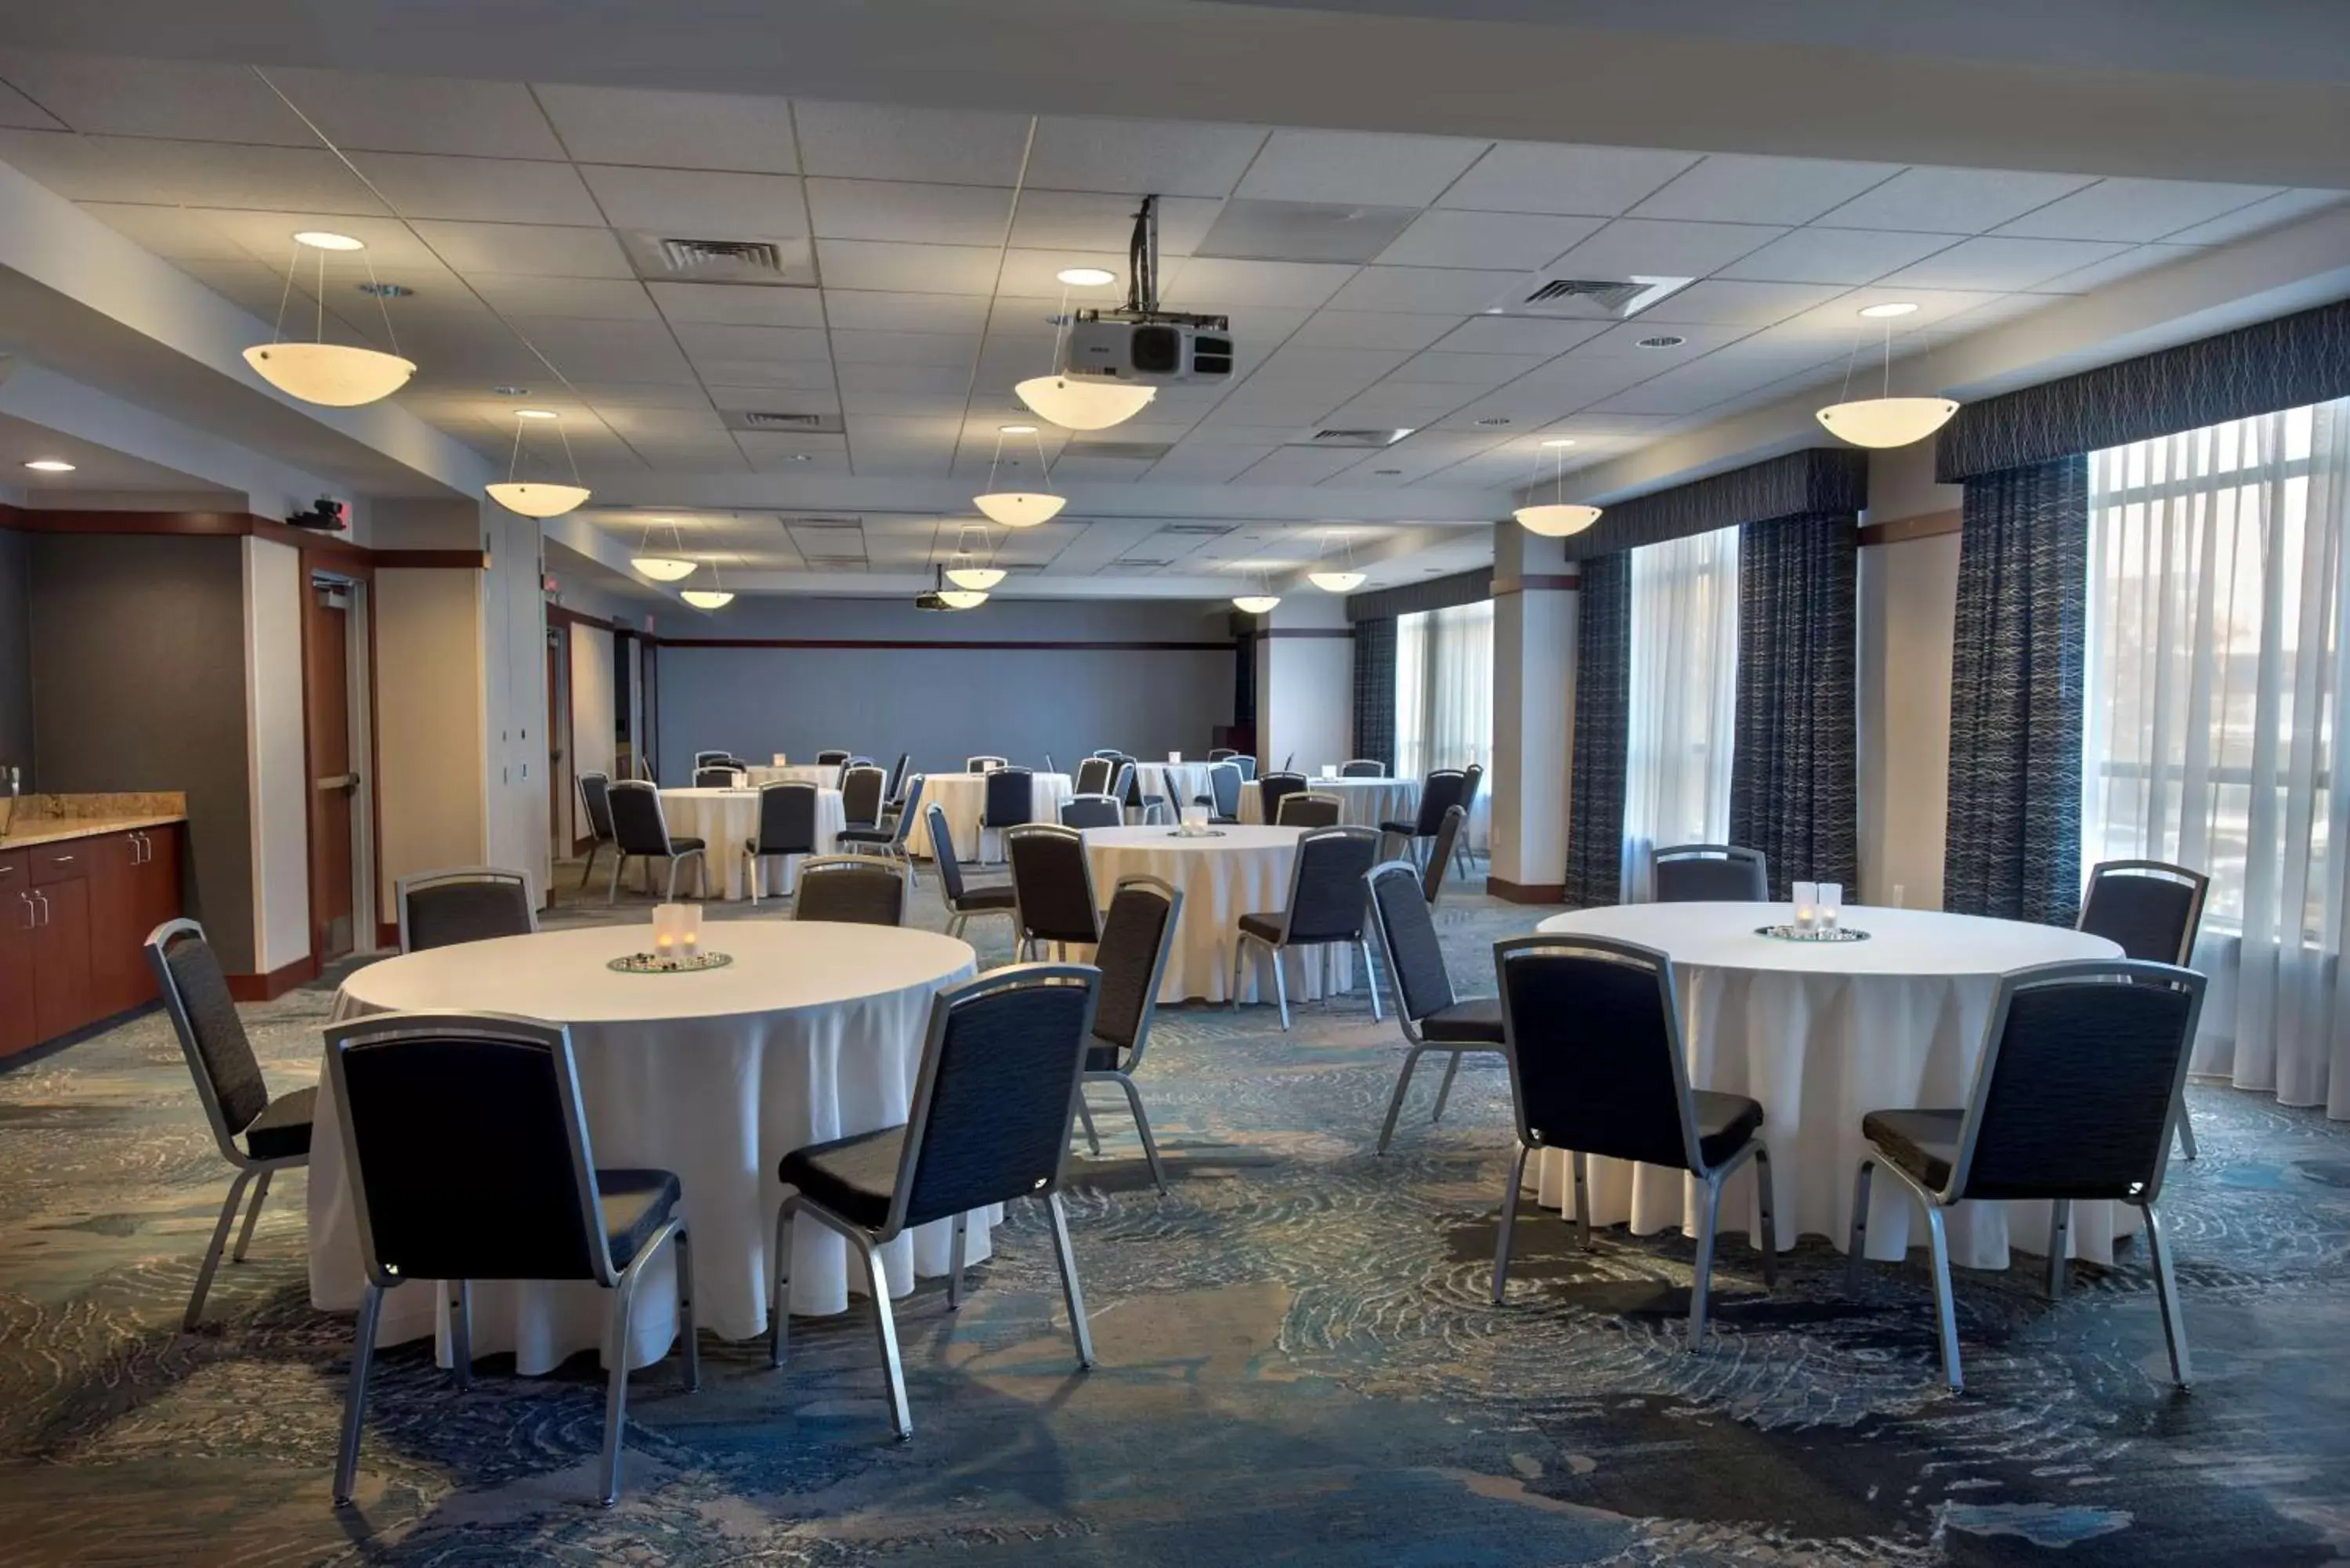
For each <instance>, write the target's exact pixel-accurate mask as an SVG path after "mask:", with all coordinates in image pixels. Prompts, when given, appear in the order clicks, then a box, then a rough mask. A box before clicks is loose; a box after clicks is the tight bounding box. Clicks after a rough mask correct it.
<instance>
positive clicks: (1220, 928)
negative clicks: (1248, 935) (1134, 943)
mask: <svg viewBox="0 0 2350 1568" xmlns="http://www.w3.org/2000/svg"><path fill="white" fill-rule="evenodd" d="M1304 831H1305V829H1303V828H1298V827H1232V826H1224V827H1220V828H1218V829H1217V830H1216V836H1214V837H1211V838H1180V837H1178V836H1176V834H1175V830H1174V829H1173V828H1171V827H1167V826H1148V827H1088V828H1087V829H1086V831H1085V839H1086V858H1087V860H1088V861H1089V862H1090V863H1091V865H1092V867H1093V873H1094V894H1095V896H1096V897H1097V898H1099V899H1100V900H1101V901H1102V903H1103V905H1104V906H1105V907H1107V904H1108V903H1109V900H1110V898H1111V895H1112V893H1113V892H1114V890H1115V889H1116V888H1117V887H1118V878H1119V877H1158V878H1159V880H1160V881H1162V882H1165V883H1168V884H1170V886H1172V887H1173V888H1175V889H1176V890H1177V891H1178V892H1180V893H1181V894H1182V895H1183V913H1182V916H1181V919H1180V925H1179V926H1178V928H1177V930H1176V933H1175V950H1174V951H1172V952H1170V953H1169V954H1168V955H1167V971H1166V973H1165V974H1164V975H1163V976H1161V977H1160V979H1159V1001H1161V1002H1187V1001H1190V1000H1191V999H1192V998H1193V997H1198V998H1201V999H1202V1000H1204V1001H1208V1002H1230V1001H1231V1000H1232V947H1233V944H1234V943H1235V942H1237V941H1238V940H1240V918H1241V917H1242V916H1243V915H1249V914H1262V913H1268V912H1271V911H1273V910H1277V909H1283V908H1285V907H1286V906H1287V905H1288V903H1289V874H1290V867H1291V866H1292V865H1293V864H1294V863H1295V860H1296V858H1297V839H1298V836H1299V835H1300V834H1302V833H1303V832H1304ZM1323 952H1326V953H1328V954H1329V955H1330V981H1331V989H1333V990H1335V991H1351V990H1353V989H1354V984H1355V954H1354V950H1352V949H1351V948H1346V947H1338V946H1332V947H1329V948H1325V949H1315V948H1292V949H1290V950H1288V951H1287V952H1286V953H1285V954H1284V958H1283V961H1284V962H1285V963H1287V964H1288V965H1289V966H1290V970H1289V975H1288V980H1289V1000H1290V1001H1291V1002H1305V1001H1309V1000H1311V999H1313V998H1315V997H1318V996H1320V995H1321V994H1322V985H1321V960H1320V958H1319V957H1317V956H1316V955H1317V954H1319V953H1323ZM1255 953H1256V958H1255V961H1253V963H1251V964H1250V966H1249V967H1248V969H1247V970H1245V971H1243V973H1242V975H1241V995H1240V1000H1242V1001H1243V1002H1270V1001H1272V1000H1273V982H1272V978H1271V975H1270V974H1269V973H1268V972H1267V970H1266V966H1265V962H1264V950H1263V949H1262V948H1258V949H1256V950H1255Z"/></svg>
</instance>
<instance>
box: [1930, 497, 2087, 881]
mask: <svg viewBox="0 0 2350 1568" xmlns="http://www.w3.org/2000/svg"><path fill="white" fill-rule="evenodd" d="M1962 516H1963V526H1962V529H1961V532H1960V540H1959V602H1958V627H1957V630H1956V633H1955V634H1954V636H1953V638H1952V648H1951V658H1950V826H1949V829H1948V835H1947V836H1946V838H1945V840H1944V843H1943V851H1942V878H1943V881H1942V907H1943V908H1944V909H1950V910H1954V911H1956V912H1957V913H1959V914H1962V915H1996V916H2001V917H2002V918H2005V919H2022V920H2039V921H2043V922H2045V923H2047V924H2050V925H2062V926H2069V925H2071V924H2072V923H2073V919H2074V914H2075V912H2076V910H2077V908H2078V905H2079V902H2080V895H2081V701H2082V686H2081V680H2082V673H2081V662H2082V637H2083V622H2084V618H2085V612H2086V608H2087V598H2088V581H2089V568H2088V548H2089V460H2088V459H2087V458H2086V457H2085V456H2073V457H2064V458H2059V459H2057V460H2056V461H2055V462H2043V463H2038V464H2035V465H2033V466H2032V467H2028V468H2016V469H2009V470H2006V471H2004V472H1998V473H1989V474H1984V475H1981V476H1980V477H1977V478H1972V479H1970V480H1968V481H1967V493H1966V504H1965V507H1964V511H1963V514H1962Z"/></svg>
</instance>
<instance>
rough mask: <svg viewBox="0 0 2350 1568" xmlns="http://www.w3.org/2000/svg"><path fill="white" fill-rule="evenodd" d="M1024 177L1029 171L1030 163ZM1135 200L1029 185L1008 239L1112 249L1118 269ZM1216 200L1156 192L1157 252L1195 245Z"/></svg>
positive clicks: (1042, 246) (1216, 208)
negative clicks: (1157, 202) (1157, 203)
mask: <svg viewBox="0 0 2350 1568" xmlns="http://www.w3.org/2000/svg"><path fill="white" fill-rule="evenodd" d="M1251 134H1253V135H1259V136H1261V135H1263V132H1261V131H1258V132H1252V133H1251ZM1030 177H1031V178H1032V179H1033V178H1034V177H1035V171H1034V170H1033V169H1032V170H1031V171H1030ZM1146 189H1156V187H1146ZM1138 204H1139V203H1138V201H1137V199H1136V198H1135V197H1133V196H1110V195H1098V194H1095V193H1092V192H1085V191H1039V190H1036V189H1035V188H1034V187H1033V186H1032V187H1031V188H1030V189H1027V190H1024V191H1023V192H1021V193H1020V211H1019V213H1018V214H1017V215H1016V216H1015V217H1014V219H1013V223H1012V243H1013V244H1014V245H1016V246H1021V247H1024V248H1026V249H1029V250H1045V251H1087V252H1096V253H1101V254H1109V253H1115V254H1117V255H1118V258H1119V260H1118V267H1117V269H1116V270H1117V271H1118V272H1119V273H1121V274H1122V273H1124V272H1125V270H1126V262H1125V256H1126V242H1127V237H1128V235H1129V234H1132V233H1133V230H1134V213H1135V208H1136V207H1137V205H1138ZM1222 206H1223V203H1222V202H1211V201H1205V200H1201V199H1199V198H1194V197H1182V196H1161V197H1159V254H1160V255H1161V256H1187V255H1190V254H1191V253H1192V252H1193V251H1194V250H1196V249H1198V248H1199V244H1200V236H1201V235H1202V234H1206V233H1207V232H1208V227H1209V225H1210V224H1211V223H1214V222H1215V221H1216V214H1217V213H1219V212H1220V211H1222Z"/></svg>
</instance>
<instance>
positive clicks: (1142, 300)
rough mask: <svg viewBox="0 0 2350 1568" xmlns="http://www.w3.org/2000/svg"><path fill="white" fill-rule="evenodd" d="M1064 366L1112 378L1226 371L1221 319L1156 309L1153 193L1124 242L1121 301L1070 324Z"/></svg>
mask: <svg viewBox="0 0 2350 1568" xmlns="http://www.w3.org/2000/svg"><path fill="white" fill-rule="evenodd" d="M1068 369H1070V370H1071V371H1072V372H1074V373H1076V374H1079V375H1087V376H1101V377H1106V378H1108V379H1113V380H1119V381H1138V382H1147V383H1151V384H1154V385H1156V384H1164V383H1168V382H1173V381H1220V380H1222V379H1224V378H1225V377H1227V376H1230V375H1231V374H1232V318H1231V317H1226V316H1197V315H1191V314H1189V313H1187V312H1184V311H1178V310H1161V309H1159V198H1158V197H1156V196H1145V197H1144V198H1143V199H1142V206H1141V208H1140V209H1139V211H1137V212H1136V213H1135V214H1134V233H1133V235H1132V237H1131V238H1130V239H1128V242H1127V292H1126V303H1125V304H1124V305H1123V306H1119V307H1118V308H1116V309H1113V310H1080V311H1078V312H1077V313H1076V315H1075V316H1073V317H1070V321H1069V358H1068Z"/></svg>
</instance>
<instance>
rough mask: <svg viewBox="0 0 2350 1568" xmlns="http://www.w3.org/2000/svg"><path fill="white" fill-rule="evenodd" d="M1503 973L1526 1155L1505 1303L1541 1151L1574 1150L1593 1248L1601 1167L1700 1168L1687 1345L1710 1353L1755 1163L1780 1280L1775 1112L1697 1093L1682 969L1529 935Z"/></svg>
mask: <svg viewBox="0 0 2350 1568" xmlns="http://www.w3.org/2000/svg"><path fill="white" fill-rule="evenodd" d="M1493 967H1494V969H1495V971H1497V972H1498V973H1499V976H1500V979H1501V985H1502V1039H1503V1046H1502V1054H1503V1057H1504V1058H1505V1059H1506V1060H1507V1061H1508V1063H1509V1064H1510V1097H1511V1099H1512V1101H1513V1104H1514V1106H1515V1108H1516V1112H1517V1118H1518V1149H1517V1155H1516V1158H1513V1159H1512V1160H1511V1161H1510V1177H1509V1185H1508V1186H1507V1187H1505V1188H1503V1189H1502V1234H1501V1239H1500V1241H1499V1242H1498V1243H1497V1244H1496V1245H1495V1247H1494V1250H1493V1304H1494V1305H1495V1306H1499V1305H1501V1304H1502V1293H1503V1290H1504V1288H1506V1286H1507V1284H1508V1282H1509V1269H1510V1241H1511V1233H1512V1231H1513V1230H1514V1228H1515V1225H1516V1220H1517V1212H1518V1195H1519V1189H1520V1187H1521V1186H1522V1185H1523V1182H1524V1180H1525V1174H1526V1157H1527V1156H1529V1155H1531V1154H1532V1153H1534V1150H1536V1149H1538V1148H1558V1149H1568V1150H1572V1151H1573V1155H1572V1158H1573V1163H1574V1168H1575V1227H1576V1229H1577V1230H1578V1231H1580V1232H1581V1233H1582V1237H1583V1244H1584V1246H1585V1248H1586V1250H1587V1249H1588V1248H1589V1247H1590V1246H1591V1244H1592V1241H1591V1184H1590V1181H1589V1179H1588V1173H1589V1167H1590V1157H1591V1156H1592V1155H1595V1154H1596V1155H1601V1156H1605V1157H1607V1158H1613V1159H1632V1160H1639V1161H1642V1162H1644V1163H1646V1164H1648V1165H1661V1166H1664V1167H1666V1168H1669V1169H1680V1170H1686V1171H1688V1172H1689V1173H1690V1175H1692V1176H1694V1177H1696V1178H1697V1179H1699V1180H1700V1182H1702V1183H1703V1184H1704V1187H1705V1196H1704V1199H1703V1205H1704V1206H1703V1207H1702V1208H1701V1209H1700V1210H1699V1216H1698V1232H1697V1264H1696V1273H1695V1277H1694V1278H1693V1279H1692V1280H1691V1282H1690V1319H1689V1345H1687V1347H1686V1348H1688V1349H1690V1350H1692V1351H1695V1350H1700V1349H1702V1348H1704V1345H1705V1322H1706V1313H1707V1307H1708V1303H1709V1298H1710V1297H1711V1291H1712V1282H1713V1252H1714V1243H1715V1241H1716V1239H1717V1237H1718V1236H1719V1235H1720V1233H1721V1189H1722V1187H1723V1185H1724V1184H1725V1183H1726V1182H1728V1180H1729V1179H1730V1178H1731V1176H1732V1175H1733V1174H1734V1173H1736V1171H1737V1169H1738V1168H1739V1167H1740V1166H1742V1165H1744V1164H1745V1163H1746V1162H1747V1161H1748V1160H1750V1159H1751V1160H1752V1161H1753V1163H1754V1190H1755V1194H1756V1198H1757V1203H1758V1206H1759V1208H1760V1210H1761V1212H1762V1220H1763V1283H1764V1284H1765V1285H1766V1286H1775V1285H1776V1284H1777V1283H1778V1282H1779V1228H1778V1225H1777V1223H1776V1221H1775V1220H1773V1215H1772V1201H1771V1200H1772V1191H1771V1151H1770V1150H1769V1148H1768V1147H1765V1146H1764V1144H1763V1107H1762V1106H1761V1105H1760V1104H1759V1103H1757V1102H1756V1101H1754V1100H1752V1099H1749V1098H1747V1097H1746V1096H1744V1095H1725V1094H1719V1093H1716V1092H1714V1091H1712V1090H1710V1089H1692V1088H1690V1082H1689V1072H1688V1069H1687V1067H1686V1066H1685V1065H1684V1061H1685V1057H1684V1056H1683V1054H1682V1050H1681V1032H1680V1022H1679V1020H1680V1009H1679V1007H1678V1006H1676V1005H1675V1004H1674V1001H1673V972H1672V965H1671V963H1670V961H1669V960H1668V959H1667V958H1666V956H1665V955H1664V954H1663V953H1661V952H1659V951H1658V950H1656V949H1654V948H1645V947H1641V946H1639V945H1638V944H1636V943H1633V942H1620V941H1615V940H1610V939H1607V938H1604V937H1585V936H1540V937H1521V938H1518V939H1516V940H1511V941H1504V942H1496V943H1495V944H1494V946H1493Z"/></svg>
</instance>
